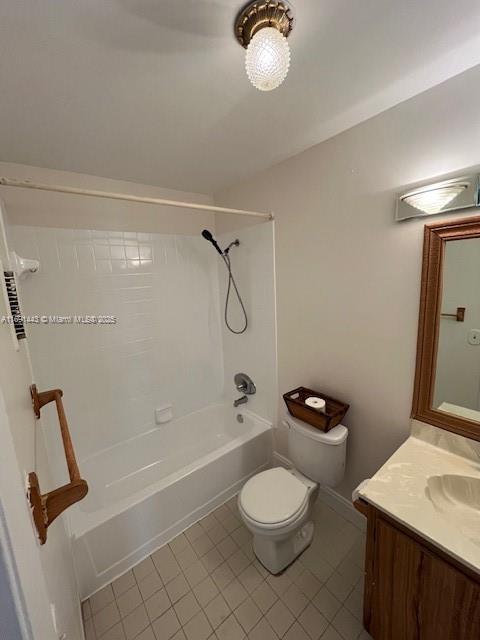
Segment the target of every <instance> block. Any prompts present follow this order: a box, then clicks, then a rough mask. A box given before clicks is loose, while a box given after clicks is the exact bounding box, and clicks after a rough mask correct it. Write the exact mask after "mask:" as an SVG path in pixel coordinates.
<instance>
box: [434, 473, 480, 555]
mask: <svg viewBox="0 0 480 640" xmlns="http://www.w3.org/2000/svg"><path fill="white" fill-rule="evenodd" d="M425 492H426V494H427V497H428V498H429V499H430V501H431V502H432V504H433V506H434V507H435V509H436V510H437V511H438V512H439V513H440V514H442V516H444V517H445V519H446V520H448V522H449V523H450V524H451V525H453V526H455V527H456V528H457V529H459V531H460V532H461V533H462V534H463V535H464V536H465V537H466V538H468V539H469V540H470V541H471V542H473V543H474V544H475V545H477V546H479V547H480V478H472V477H470V476H460V475H453V474H445V475H440V476H430V478H428V480H427V487H426V489H425Z"/></svg>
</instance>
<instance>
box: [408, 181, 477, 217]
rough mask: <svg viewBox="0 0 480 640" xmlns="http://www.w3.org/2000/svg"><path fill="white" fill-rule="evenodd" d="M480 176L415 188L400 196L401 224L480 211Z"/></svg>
mask: <svg viewBox="0 0 480 640" xmlns="http://www.w3.org/2000/svg"><path fill="white" fill-rule="evenodd" d="M479 178H480V176H479V175H478V174H473V175H468V176H462V177H460V178H454V179H452V180H443V181H441V182H435V183H433V184H426V185H422V186H419V187H415V189H412V190H410V191H408V193H403V194H400V195H398V196H397V202H396V211H395V219H396V220H397V221H400V220H407V219H408V218H416V217H418V216H431V215H435V214H437V213H446V212H448V211H458V210H460V209H469V208H471V207H478V206H479V204H480V202H479V184H480V183H479Z"/></svg>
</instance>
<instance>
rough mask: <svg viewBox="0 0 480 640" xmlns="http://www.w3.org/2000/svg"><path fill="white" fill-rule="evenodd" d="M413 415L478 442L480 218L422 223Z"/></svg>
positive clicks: (479, 433) (479, 409)
mask: <svg viewBox="0 0 480 640" xmlns="http://www.w3.org/2000/svg"><path fill="white" fill-rule="evenodd" d="M412 417H413V418H416V419H417V420H421V421H422V422H427V423H429V424H433V425H435V426H437V427H440V428H442V429H446V430H448V431H453V432H454V433H458V434H460V435H463V436H466V437H468V438H473V439H475V440H479V441H480V217H474V218H473V217H472V218H466V219H462V220H454V221H451V222H440V223H436V224H430V225H426V226H425V236H424V245H423V267H422V288H421V294H420V317H419V324H418V343H417V365H416V373H415V388H414V397H413V410H412Z"/></svg>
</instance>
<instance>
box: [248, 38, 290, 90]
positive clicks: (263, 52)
mask: <svg viewBox="0 0 480 640" xmlns="http://www.w3.org/2000/svg"><path fill="white" fill-rule="evenodd" d="M289 66H290V47H289V46H288V42H287V39H286V38H285V36H283V35H282V34H281V33H280V31H278V30H277V29H275V28H274V27H264V28H263V29H260V31H258V32H257V33H256V34H255V35H254V36H253V38H252V39H251V41H250V43H249V45H248V48H247V53H246V56H245V68H246V70H247V76H248V78H249V80H250V82H251V83H252V84H253V86H254V87H256V88H257V89H260V91H271V90H272V89H276V88H277V87H278V86H280V85H281V84H282V82H283V81H284V80H285V78H286V76H287V73H288V67H289Z"/></svg>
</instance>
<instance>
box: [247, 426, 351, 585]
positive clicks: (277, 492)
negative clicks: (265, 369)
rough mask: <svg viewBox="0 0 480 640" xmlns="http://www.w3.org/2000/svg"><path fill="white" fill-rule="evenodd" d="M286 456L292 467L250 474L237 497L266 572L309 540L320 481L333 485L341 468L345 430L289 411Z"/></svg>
mask: <svg viewBox="0 0 480 640" xmlns="http://www.w3.org/2000/svg"><path fill="white" fill-rule="evenodd" d="M285 423H286V424H287V426H288V448H289V457H290V460H291V462H292V464H293V465H294V468H291V469H285V468H284V467H274V468H273V469H267V471H262V472H260V473H257V474H256V475H255V476H253V477H252V478H250V480H248V481H247V482H246V483H245V485H244V486H243V489H242V490H241V492H240V495H239V497H238V508H239V511H240V515H241V517H242V519H243V521H244V523H245V526H246V527H247V528H248V529H249V530H250V531H251V532H252V533H253V549H254V552H255V555H256V556H257V558H258V559H259V560H260V562H261V563H262V564H263V566H264V567H265V568H266V569H268V571H270V573H273V574H277V573H280V572H281V571H283V570H284V569H285V568H286V567H288V565H290V564H291V563H292V562H293V561H294V560H295V558H297V557H298V556H299V555H300V554H301V553H302V551H304V550H305V549H306V548H307V547H308V545H309V544H310V543H311V541H312V538H313V532H314V523H313V521H312V520H311V511H312V506H313V504H314V502H315V499H316V497H317V494H318V486H319V484H321V485H323V486H326V487H334V486H336V485H337V484H338V483H339V482H340V481H341V480H342V478H343V476H344V473H345V454H346V447H347V436H348V429H347V427H345V426H343V425H337V426H336V427H334V428H333V429H332V430H331V431H328V432H327V433H325V432H323V431H319V430H318V429H315V428H314V427H311V426H310V425H308V424H306V423H305V422H301V421H300V420H296V419H295V418H292V417H291V416H288V417H287V418H286V420H285Z"/></svg>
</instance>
